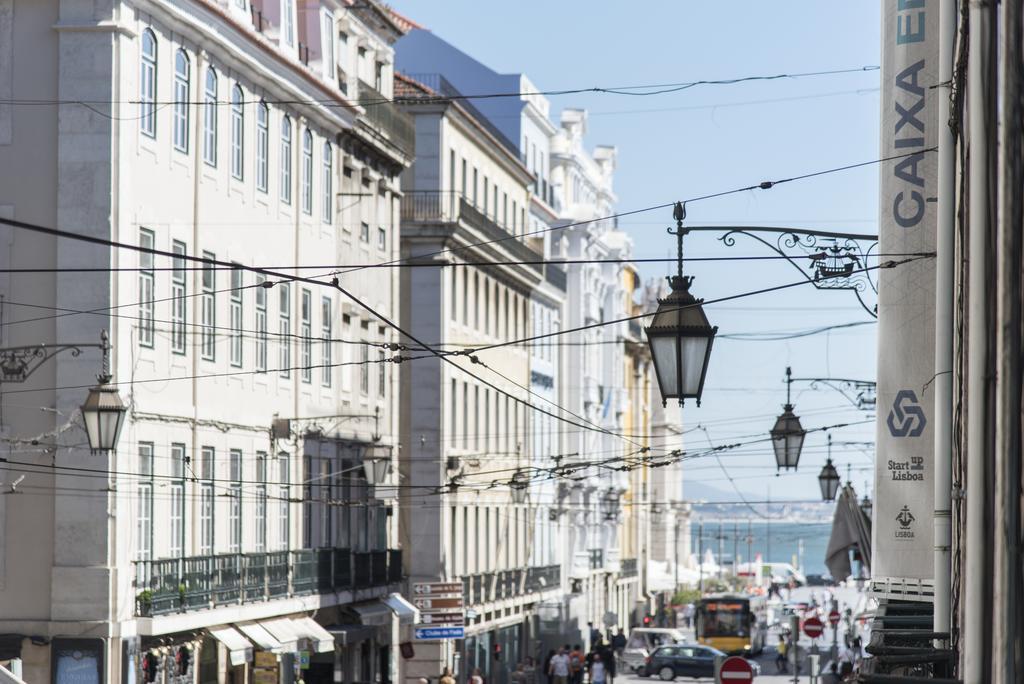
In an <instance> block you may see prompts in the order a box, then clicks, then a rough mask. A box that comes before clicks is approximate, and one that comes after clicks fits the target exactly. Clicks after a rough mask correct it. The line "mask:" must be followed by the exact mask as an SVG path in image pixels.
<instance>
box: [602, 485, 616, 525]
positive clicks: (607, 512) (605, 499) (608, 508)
mask: <svg viewBox="0 0 1024 684" xmlns="http://www.w3.org/2000/svg"><path fill="white" fill-rule="evenodd" d="M600 505H601V512H602V513H603V514H604V519H605V520H607V521H608V522H612V521H614V520H617V519H618V517H619V493H618V492H617V491H615V490H614V489H609V490H608V491H607V492H605V495H604V496H602V497H601V503H600Z"/></svg>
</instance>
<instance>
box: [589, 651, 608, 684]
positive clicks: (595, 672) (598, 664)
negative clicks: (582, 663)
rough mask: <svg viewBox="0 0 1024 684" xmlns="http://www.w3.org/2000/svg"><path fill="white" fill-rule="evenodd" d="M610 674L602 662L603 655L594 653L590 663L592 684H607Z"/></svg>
mask: <svg viewBox="0 0 1024 684" xmlns="http://www.w3.org/2000/svg"><path fill="white" fill-rule="evenodd" d="M607 675H608V672H607V670H605V667H604V663H603V662H602V661H601V654H600V653H594V654H593V658H592V660H591V663H590V684H606V683H607V679H608V677H607Z"/></svg>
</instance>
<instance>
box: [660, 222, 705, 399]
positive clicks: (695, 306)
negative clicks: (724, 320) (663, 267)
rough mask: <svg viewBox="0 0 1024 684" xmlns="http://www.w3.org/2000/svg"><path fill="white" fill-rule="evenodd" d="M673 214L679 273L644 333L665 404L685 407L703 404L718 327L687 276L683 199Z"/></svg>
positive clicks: (677, 271) (670, 283) (677, 272)
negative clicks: (692, 402)
mask: <svg viewBox="0 0 1024 684" xmlns="http://www.w3.org/2000/svg"><path fill="white" fill-rule="evenodd" d="M672 217H673V218H674V219H675V221H676V227H675V229H672V228H669V229H668V232H669V233H670V234H672V235H675V236H676V241H677V248H678V252H677V254H678V255H677V259H676V275H674V276H672V277H671V278H669V286H670V287H671V290H672V291H671V292H670V293H669V295H668V296H667V297H665V298H664V299H659V300H658V310H657V311H656V312H655V314H654V318H653V319H652V320H651V324H650V325H649V326H647V327H646V328H645V329H644V332H645V333H647V341H648V343H649V344H650V347H651V357H652V358H653V360H654V370H655V375H657V377H658V386H659V387H660V388H661V397H662V404H663V405H667V404H668V400H669V399H678V400H679V405H680V406H682V405H683V401H684V400H685V399H696V400H697V406H700V398H701V394H702V393H703V392H704V379H705V377H706V376H707V372H708V362H709V361H710V360H711V345H712V343H713V342H714V340H715V333H717V332H718V328H717V326H716V327H713V326H712V325H711V324H710V323H709V322H708V317H707V316H706V315H705V314H704V308H703V306H702V304H703V303H704V300H702V299H697V298H695V297H694V296H693V295H692V294H690V284H691V283H692V282H693V278H692V277H689V276H684V275H683V236H684V235H686V234H687V233H689V230H688V229H686V228H684V227H683V220H684V219H685V218H686V208H685V206H684V205H683V204H682V203H681V202H676V205H675V207H674V208H673V210H672Z"/></svg>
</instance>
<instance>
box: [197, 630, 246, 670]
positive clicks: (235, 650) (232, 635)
mask: <svg viewBox="0 0 1024 684" xmlns="http://www.w3.org/2000/svg"><path fill="white" fill-rule="evenodd" d="M206 631H207V632H209V633H210V636H212V637H213V638H214V639H216V640H217V641H219V642H220V643H222V644H224V646H226V647H227V649H228V654H229V655H230V658H231V664H232V665H244V664H245V663H249V662H252V643H250V641H249V640H248V639H246V638H245V637H244V636H242V635H241V634H239V633H238V630H236V629H235V628H234V627H232V626H230V625H219V626H217V627H210V628H209V629H207V630H206Z"/></svg>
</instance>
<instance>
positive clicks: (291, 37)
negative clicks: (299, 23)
mask: <svg viewBox="0 0 1024 684" xmlns="http://www.w3.org/2000/svg"><path fill="white" fill-rule="evenodd" d="M281 35H282V36H283V37H284V44H285V45H287V46H288V47H295V0H281Z"/></svg>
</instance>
